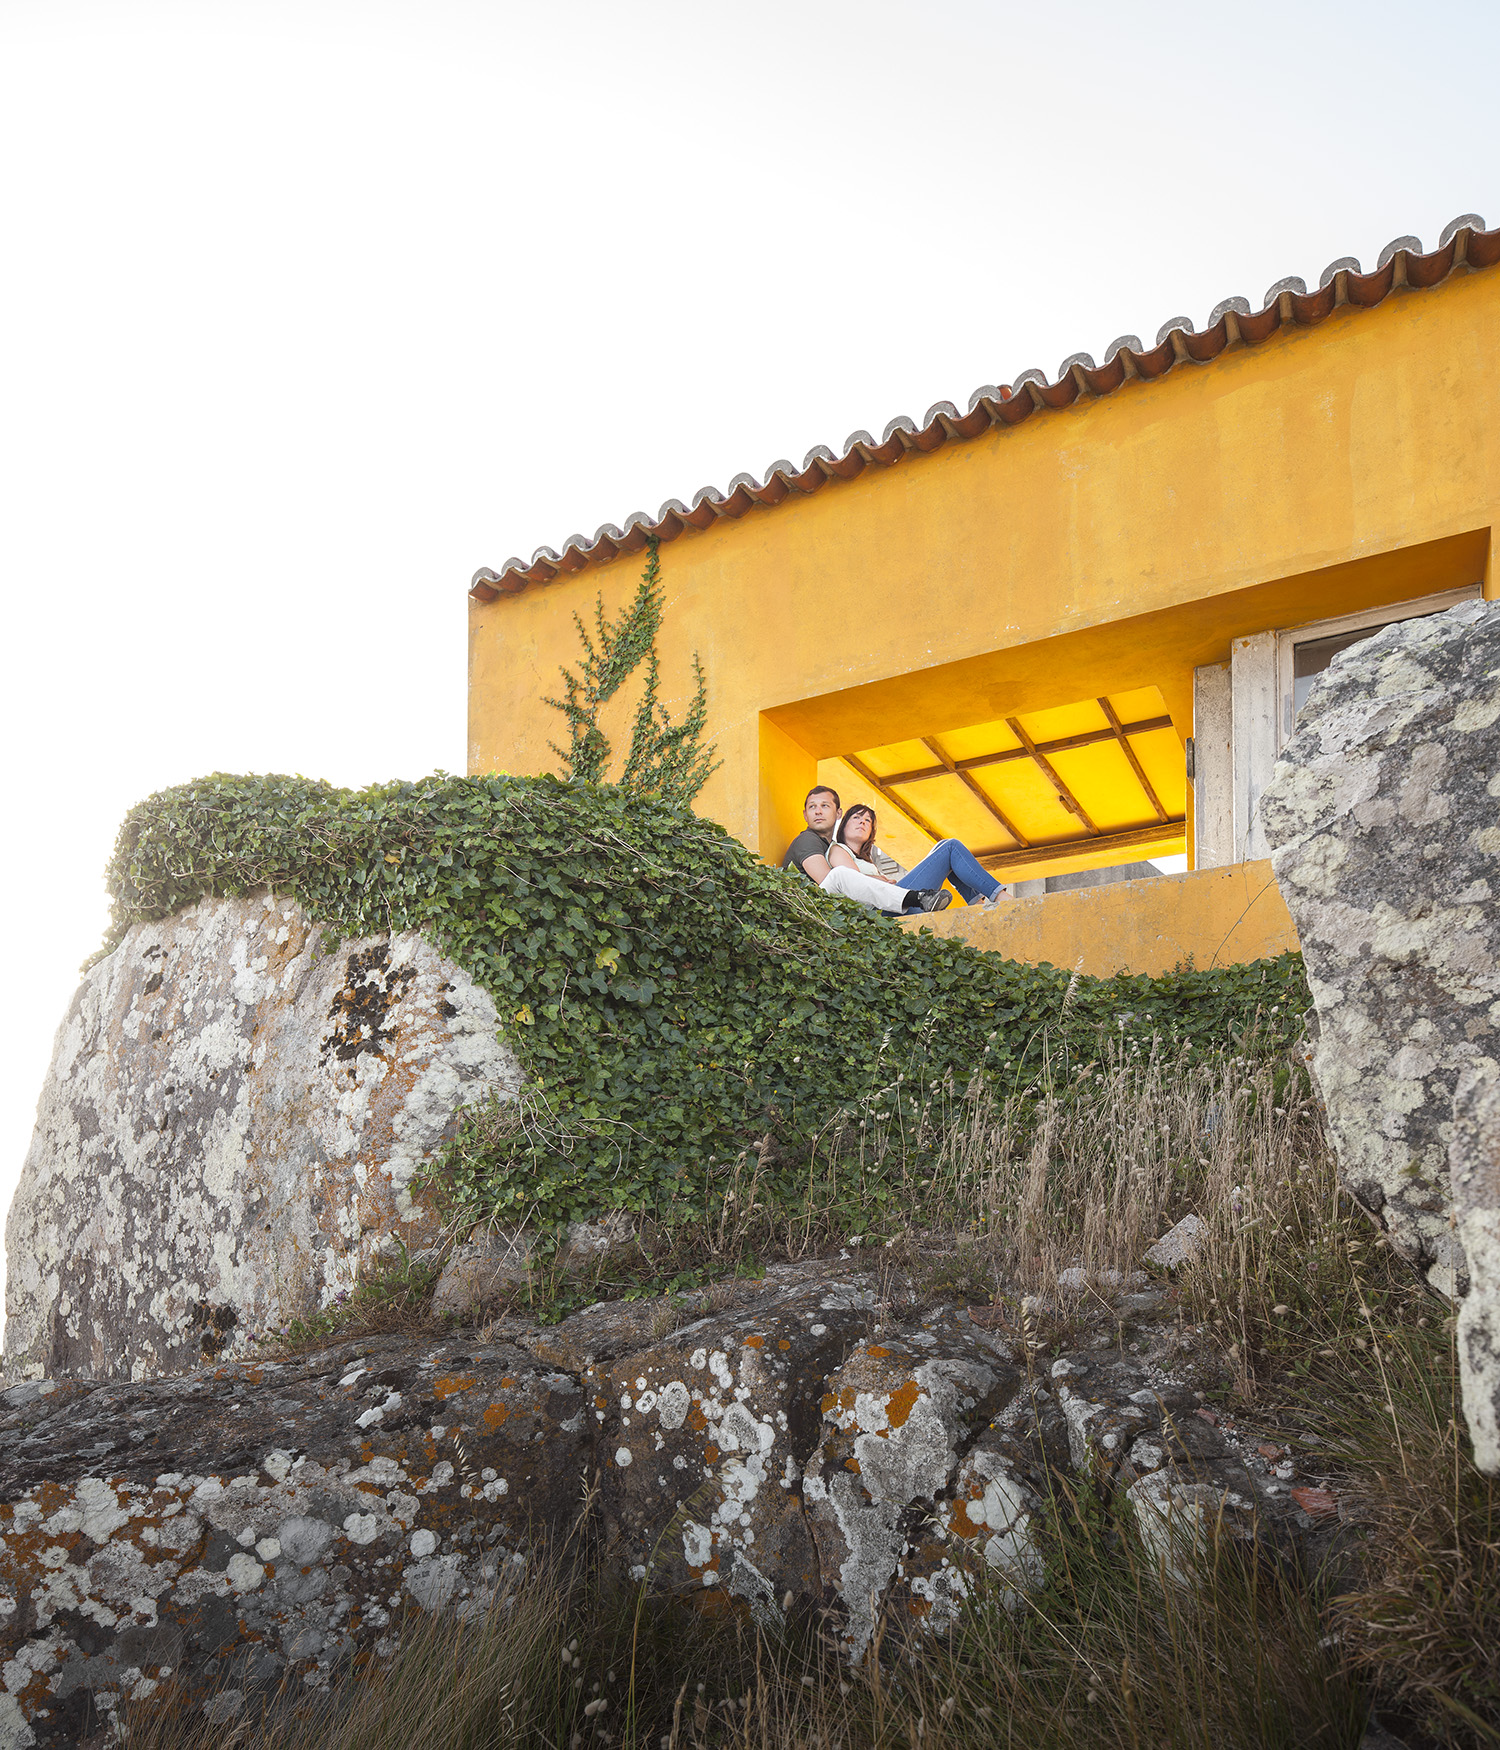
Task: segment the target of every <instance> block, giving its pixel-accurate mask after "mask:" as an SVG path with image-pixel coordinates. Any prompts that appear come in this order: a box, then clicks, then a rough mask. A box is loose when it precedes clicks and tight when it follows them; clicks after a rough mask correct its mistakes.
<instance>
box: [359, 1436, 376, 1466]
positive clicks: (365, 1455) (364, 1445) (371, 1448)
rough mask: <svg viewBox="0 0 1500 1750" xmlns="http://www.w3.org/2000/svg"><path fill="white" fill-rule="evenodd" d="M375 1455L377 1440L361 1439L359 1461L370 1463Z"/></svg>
mask: <svg viewBox="0 0 1500 1750" xmlns="http://www.w3.org/2000/svg"><path fill="white" fill-rule="evenodd" d="M374 1456H375V1442H374V1441H373V1440H361V1441H360V1443H359V1462H360V1463H361V1464H368V1463H369V1462H370V1460H371V1459H372V1458H374Z"/></svg>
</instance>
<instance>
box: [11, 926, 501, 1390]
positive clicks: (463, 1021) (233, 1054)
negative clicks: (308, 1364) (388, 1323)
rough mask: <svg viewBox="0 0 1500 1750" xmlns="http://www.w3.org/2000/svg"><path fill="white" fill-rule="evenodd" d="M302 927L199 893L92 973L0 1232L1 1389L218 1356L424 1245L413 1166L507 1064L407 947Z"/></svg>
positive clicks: (465, 1004)
mask: <svg viewBox="0 0 1500 1750" xmlns="http://www.w3.org/2000/svg"><path fill="white" fill-rule="evenodd" d="M320 935H321V932H320V931H319V930H318V929H317V928H316V927H315V926H313V925H311V924H310V923H309V921H308V920H307V918H306V917H305V916H304V915H303V913H302V912H301V911H300V910H299V909H298V908H297V907H296V906H295V905H293V904H292V903H291V902H290V901H287V900H281V899H275V898H272V897H269V896H264V895H262V896H259V897H254V898H248V899H233V900H204V901H202V902H201V903H200V904H198V905H196V906H193V907H191V908H190V909H188V910H186V911H183V912H180V913H178V914H177V915H176V916H174V917H171V918H168V919H166V920H165V921H163V922H161V923H155V924H138V925H136V926H135V928H133V929H132V930H131V931H130V932H129V934H128V935H127V936H126V938H125V940H124V941H123V942H122V943H121V944H120V946H119V947H118V948H117V949H116V950H115V951H114V952H113V953H112V954H110V955H109V956H108V957H107V958H106V959H104V960H102V961H100V962H99V964H98V965H96V966H94V967H93V968H91V970H90V971H89V973H88V974H87V976H86V977H85V979H84V981H83V984H82V986H81V987H80V988H79V991H78V994H77V995H76V997H75V998H74V1000H73V1004H72V1006H71V1008H70V1009H69V1011H68V1015H67V1018H66V1019H65V1020H64V1022H63V1024H62V1026H61V1028H60V1029H59V1031H58V1035H57V1042H56V1047H55V1050H54V1054H53V1060H52V1065H51V1068H50V1070H49V1073H48V1076H47V1081H46V1085H45V1086H44V1088H43V1090H42V1096H41V1100H40V1102H39V1104H38V1113H37V1126H36V1132H35V1135H34V1137H33V1140H32V1145H31V1150H30V1153H29V1154H28V1156H27V1159H26V1165H25V1168H24V1170H23V1173H22V1176H21V1182H20V1185H19V1188H18V1189H17V1192H16V1196H15V1200H14V1202H13V1204H12V1206H11V1211H10V1218H9V1221H8V1224H7V1227H6V1251H7V1257H8V1261H9V1280H8V1286H7V1297H6V1299H7V1307H6V1310H7V1315H8V1316H7V1322H6V1331H5V1357H6V1371H7V1374H8V1375H9V1376H10V1377H11V1378H16V1377H22V1378H25V1377H37V1376H42V1375H48V1376H51V1377H53V1378H64V1377H69V1376H85V1377H89V1378H94V1379H144V1378H149V1377H151V1376H152V1375H154V1374H157V1373H161V1372H165V1371H177V1370H180V1369H182V1368H185V1367H191V1366H194V1365H196V1364H198V1363H200V1362H201V1361H202V1359H203V1358H204V1356H205V1355H209V1356H212V1355H218V1354H222V1353H234V1352H236V1351H237V1350H241V1349H243V1348H244V1347H246V1346H247V1345H248V1344H249V1343H250V1342H251V1341H253V1340H254V1338H255V1336H256V1335H257V1334H259V1333H263V1332H265V1331H267V1330H276V1329H279V1328H280V1327H281V1326H282V1325H283V1324H284V1323H285V1322H286V1321H287V1320H288V1319H290V1318H292V1317H295V1316H298V1315H303V1314H306V1313H308V1312H311V1311H313V1310H314V1309H316V1308H317V1307H318V1306H319V1305H321V1304H324V1303H326V1302H328V1301H329V1300H331V1299H332V1298H333V1297H334V1296H335V1295H337V1294H338V1293H339V1292H340V1291H341V1290H346V1289H348V1288H349V1287H350V1286H351V1285H352V1283H353V1282H354V1280H355V1278H356V1275H357V1273H358V1272H359V1271H360V1270H361V1269H362V1268H364V1267H367V1266H368V1265H369V1264H370V1263H371V1261H372V1260H373V1259H374V1258H375V1257H376V1256H378V1255H380V1254H382V1253H389V1252H391V1251H393V1250H394V1249H395V1243H396V1241H397V1240H398V1239H399V1240H400V1241H401V1242H402V1243H404V1244H407V1245H408V1246H412V1247H415V1246H419V1245H421V1244H423V1243H424V1242H425V1241H426V1240H428V1239H429V1238H430V1237H432V1234H433V1232H434V1231H435V1223H434V1221H433V1219H432V1217H431V1216H430V1215H429V1214H428V1213H427V1212H426V1211H425V1210H424V1209H423V1208H422V1207H421V1205H420V1203H419V1202H417V1201H414V1200H413V1198H412V1195H411V1179H412V1175H413V1172H414V1171H415V1169H416V1168H417V1166H418V1165H419V1164H420V1163H421V1162H422V1161H423V1160H424V1159H425V1158H426V1157H427V1156H428V1155H429V1154H431V1153H432V1151H433V1150H434V1149H435V1148H436V1147H437V1145H438V1144H439V1142H440V1141H441V1139H442V1138H443V1136H444V1135H445V1133H446V1132H447V1130H448V1128H449V1126H450V1125H451V1124H452V1122H453V1120H454V1117H455V1114H456V1113H457V1111H458V1110H459V1108H460V1107H462V1106H463V1105H465V1104H467V1103H469V1102H472V1101H474V1100H476V1099H479V1098H481V1097H484V1096H488V1095H495V1096H499V1097H514V1095H515V1093H516V1090H517V1089H518V1087H519V1085H520V1071H519V1068H518V1066H517V1064H516V1062H515V1059H514V1057H513V1056H512V1055H511V1053H510V1051H509V1050H508V1049H507V1048H506V1047H505V1046H504V1045H502V1044H501V1043H500V1041H499V1039H498V1036H497V1017H496V1014H495V1009H494V1005H493V1003H492V1002H491V1001H490V999H489V997H488V996H487V995H486V994H485V993H484V992H483V991H481V990H480V989H479V988H478V987H477V986H476V985H475V984H474V982H473V981H472V980H471V979H470V978H469V977H468V976H467V975H466V974H465V973H464V972H462V971H461V970H460V969H459V968H458V967H457V966H455V965H454V964H452V962H450V961H447V960H445V959H444V958H443V957H442V956H441V955H440V954H439V953H438V952H437V951H436V950H435V949H434V948H433V947H432V946H431V945H430V944H429V943H428V942H426V941H425V940H424V939H423V938H422V937H421V936H419V935H415V934H408V935H401V936H396V937H394V938H391V939H386V938H371V939H369V940H363V941H358V942H341V943H338V944H336V945H335V946H334V947H333V948H332V950H331V951H330V952H324V951H323V947H322V945H321V942H320Z"/></svg>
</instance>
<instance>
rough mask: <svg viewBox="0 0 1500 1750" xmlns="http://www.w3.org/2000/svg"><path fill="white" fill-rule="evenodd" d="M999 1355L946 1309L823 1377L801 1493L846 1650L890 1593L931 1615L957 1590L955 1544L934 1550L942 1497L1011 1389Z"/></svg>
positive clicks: (872, 1342) (861, 1639)
mask: <svg viewBox="0 0 1500 1750" xmlns="http://www.w3.org/2000/svg"><path fill="white" fill-rule="evenodd" d="M1008 1362H1009V1350H1008V1349H1007V1348H1006V1347H1005V1346H1004V1345H1003V1344H1002V1343H1001V1342H1000V1341H999V1340H998V1339H996V1338H994V1337H992V1336H991V1335H990V1334H989V1333H988V1332H987V1331H983V1330H979V1329H977V1328H976V1327H975V1326H974V1325H973V1324H972V1323H971V1322H970V1321H969V1320H967V1319H966V1318H965V1319H963V1320H962V1321H959V1320H955V1319H953V1318H952V1317H951V1316H950V1317H939V1318H937V1319H934V1320H928V1321H924V1322H923V1323H922V1324H921V1325H919V1326H917V1327H916V1328H915V1329H908V1330H904V1331H896V1332H892V1333H889V1334H887V1333H885V1332H881V1333H879V1334H878V1335H877V1336H876V1337H874V1338H873V1339H866V1340H864V1341H863V1342H861V1343H860V1344H858V1345H857V1346H856V1348H855V1350H854V1352H853V1353H852V1354H851V1355H850V1356H849V1359H848V1360H847V1361H846V1362H845V1363H844V1364H843V1366H842V1367H840V1368H839V1369H838V1370H837V1371H836V1372H835V1373H833V1374H832V1375H831V1376H830V1378H829V1381H828V1386H827V1389H826V1391H825V1392H824V1395H823V1398H822V1401H821V1405H820V1407H821V1410H822V1428H821V1430H820V1433H821V1436H822V1438H821V1439H820V1441H819V1445H818V1448H817V1451H816V1452H815V1453H814V1455H813V1456H812V1458H811V1459H810V1460H809V1461H808V1464H807V1475H806V1479H805V1481H804V1483H803V1495H804V1497H805V1498H806V1500H807V1502H808V1506H809V1517H810V1519H811V1522H812V1527H813V1535H814V1538H815V1539H816V1542H817V1546H818V1552H819V1556H820V1559H821V1563H822V1568H823V1571H824V1573H825V1574H826V1575H827V1576H828V1577H829V1581H830V1584H831V1585H832V1586H833V1587H834V1589H835V1590H836V1592H837V1595H838V1596H839V1597H840V1598H841V1599H842V1600H843V1601H844V1605H845V1609H846V1620H847V1631H846V1632H847V1638H848V1642H849V1646H850V1650H851V1651H852V1652H853V1653H855V1654H856V1655H858V1654H861V1653H863V1651H864V1649H865V1648H866V1647H867V1646H868V1645H869V1643H870V1640H871V1638H872V1637H873V1635H874V1632H875V1623H876V1618H877V1615H878V1612H879V1609H880V1606H881V1603H882V1602H883V1601H884V1600H885V1599H886V1598H887V1597H888V1596H890V1595H891V1594H892V1593H893V1591H894V1592H895V1593H896V1594H897V1597H896V1598H895V1599H893V1602H898V1603H899V1605H900V1606H901V1607H903V1608H904V1609H905V1610H906V1611H907V1612H908V1613H909V1614H911V1615H915V1616H918V1617H929V1616H936V1618H937V1619H938V1620H939V1621H941V1620H943V1619H945V1618H947V1617H949V1616H951V1615H952V1613H953V1610H954V1608H955V1606H956V1604H957V1602H958V1600H959V1599H960V1598H961V1597H963V1596H964V1595H965V1593H966V1589H967V1583H966V1581H965V1578H964V1572H965V1567H966V1556H965V1553H964V1548H965V1546H964V1545H962V1544H960V1545H959V1547H958V1550H957V1551H956V1552H954V1553H953V1554H950V1553H949V1552H948V1550H947V1549H946V1548H945V1547H944V1544H945V1542H946V1534H945V1532H944V1529H943V1523H944V1520H945V1518H947V1517H949V1516H950V1515H951V1511H952V1509H951V1508H948V1507H946V1506H945V1505H943V1504H944V1503H946V1502H947V1501H948V1499H949V1497H950V1494H951V1492H952V1489H953V1485H954V1483H955V1481H956V1480H957V1473H958V1469H959V1458H960V1454H962V1453H964V1452H966V1451H967V1449H968V1448H969V1447H970V1446H971V1444H972V1443H973V1440H974V1437H975V1435H976V1433H977V1432H979V1431H980V1430H982V1429H985V1428H986V1427H987V1426H988V1425H989V1423H990V1420H991V1418H992V1417H993V1416H994V1415H995V1413H996V1412H997V1411H999V1410H1000V1409H1001V1408H1002V1407H1003V1405H1004V1404H1005V1403H1006V1402H1008V1400H1009V1399H1010V1398H1011V1397H1013V1396H1014V1395H1015V1393H1016V1391H1017V1390H1018V1388H1019V1386H1020V1383H1021V1376H1020V1374H1019V1373H1018V1372H1017V1371H1016V1369H1015V1368H1013V1367H1011V1366H1010V1365H1009V1364H1008ZM969 1481H970V1478H969V1476H968V1475H967V1474H966V1475H965V1477H964V1478H963V1481H962V1497H963V1499H964V1502H965V1505H964V1517H965V1519H966V1520H967V1519H968V1505H967V1503H968V1500H969V1499H971V1498H972V1495H971V1490H970V1489H969V1487H968V1484H969ZM981 1498H982V1497H981ZM1015 1517H1016V1518H1017V1519H1018V1518H1019V1514H1018V1515H1016V1516H1015ZM1008 1529H1011V1530H1013V1531H1014V1530H1015V1529H1016V1527H1015V1526H1014V1525H1011V1526H1009V1527H1008ZM985 1547H986V1549H988V1546H987V1545H986V1546H985ZM955 1555H956V1556H957V1560H956V1561H955Z"/></svg>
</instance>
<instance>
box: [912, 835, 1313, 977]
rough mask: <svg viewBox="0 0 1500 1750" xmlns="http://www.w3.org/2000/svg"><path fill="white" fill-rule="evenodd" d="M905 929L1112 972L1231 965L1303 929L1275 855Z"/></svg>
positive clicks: (1285, 944)
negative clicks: (1285, 894)
mask: <svg viewBox="0 0 1500 1750" xmlns="http://www.w3.org/2000/svg"><path fill="white" fill-rule="evenodd" d="M901 927H902V928H903V929H930V930H933V931H934V932H935V933H936V934H937V935H940V936H957V937H958V938H959V939H960V940H962V941H965V942H968V943H970V944H972V946H974V947H975V948H987V949H990V950H992V951H993V952H994V953H996V954H1003V955H1005V957H1006V958H1007V959H1008V960H1024V961H1027V962H1028V963H1030V964H1032V965H1040V964H1042V963H1044V962H1045V963H1047V964H1049V965H1052V966H1060V967H1062V968H1063V969H1064V971H1068V972H1071V971H1073V969H1074V968H1075V967H1076V968H1077V969H1078V970H1079V971H1080V972H1085V973H1092V974H1094V975H1095V976H1097V977H1099V978H1108V977H1110V976H1111V975H1112V974H1113V973H1116V972H1151V973H1157V972H1170V971H1171V970H1172V969H1173V968H1174V967H1176V966H1180V965H1183V964H1185V963H1186V962H1188V961H1191V962H1192V964H1193V965H1195V966H1198V967H1204V968H1207V967H1211V966H1231V965H1235V964H1237V963H1239V962H1241V961H1245V960H1259V959H1261V958H1263V957H1264V956H1267V955H1271V954H1284V953H1286V951H1287V950H1288V949H1289V948H1295V947H1296V946H1297V931H1296V928H1295V927H1294V925H1293V923H1292V919H1291V914H1290V913H1289V912H1288V911H1287V909H1286V906H1285V904H1284V903H1283V901H1282V898H1281V894H1280V893H1279V892H1278V891H1277V888H1276V881H1275V877H1274V876H1273V875H1272V874H1271V865H1270V862H1269V861H1266V862H1255V863H1231V864H1229V865H1227V866H1226V867H1224V868H1221V869H1193V870H1189V871H1188V872H1187V873H1186V874H1185V875H1158V876H1156V877H1154V878H1153V879H1150V880H1143V881H1118V882H1115V883H1113V884H1112V885H1110V886H1108V887H1086V888H1083V889H1081V890H1080V891H1078V892H1077V893H1048V894H1044V895H1039V896H1038V897H1037V898H1035V899H1016V900H1011V901H1010V902H1009V903H1007V904H1002V905H1000V906H998V907H996V909H995V910H993V911H983V910H981V909H979V908H978V907H969V906H963V905H957V904H955V905H954V906H953V907H952V908H951V909H950V910H948V911H943V912H936V913H934V914H933V915H932V916H930V917H924V918H922V919H921V920H920V922H913V923H904V924H903V925H902V926H901Z"/></svg>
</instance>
